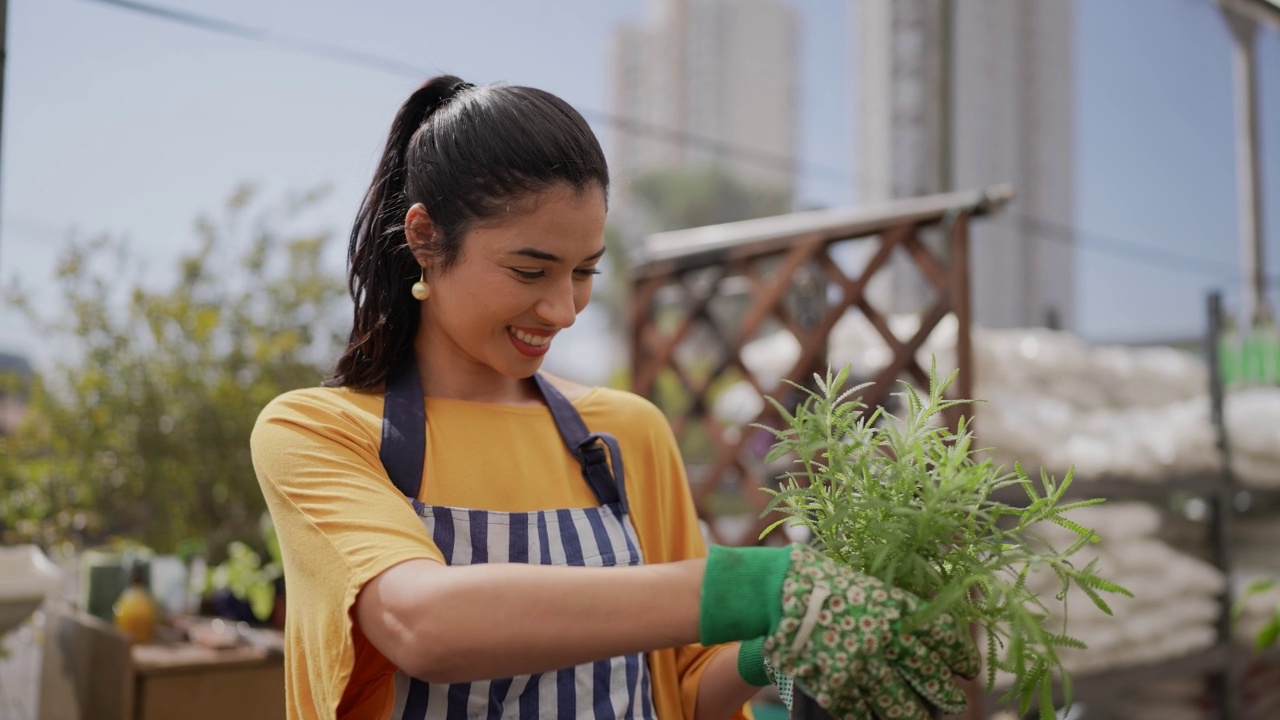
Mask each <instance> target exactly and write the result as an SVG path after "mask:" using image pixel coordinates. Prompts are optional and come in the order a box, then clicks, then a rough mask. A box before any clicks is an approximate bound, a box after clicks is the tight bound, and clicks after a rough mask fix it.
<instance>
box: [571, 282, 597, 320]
mask: <svg viewBox="0 0 1280 720" xmlns="http://www.w3.org/2000/svg"><path fill="white" fill-rule="evenodd" d="M592 284H593V281H592V280H584V281H582V282H580V283H578V284H576V285H574V288H573V307H574V309H575V310H577V311H578V312H582V309H583V308H585V307H586V306H587V303H589V302H591V287H592Z"/></svg>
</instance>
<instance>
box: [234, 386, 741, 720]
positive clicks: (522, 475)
mask: <svg viewBox="0 0 1280 720" xmlns="http://www.w3.org/2000/svg"><path fill="white" fill-rule="evenodd" d="M574 407H575V408H576V409H577V410H578V412H579V413H580V414H581V415H582V419H583V421H584V422H585V423H586V425H587V427H588V428H589V429H590V430H591V431H592V432H607V433H611V434H612V435H614V436H615V437H617V438H618V442H619V444H620V445H621V448H622V458H623V467H624V469H625V477H626V489H627V499H628V502H629V503H630V510H631V521H632V523H633V524H634V526H635V529H636V534H637V535H638V536H639V540H640V547H641V550H642V551H643V552H644V557H645V562H646V563H661V562H671V561H676V560H684V559H688V558H696V557H703V556H705V555H706V548H705V546H704V544H703V540H702V535H701V532H700V530H699V527H698V523H697V517H696V515H695V513H694V509H693V503H692V500H691V498H690V495H689V489H688V484H687V481H686V478H685V472H684V465H683V463H682V462H681V458H680V455H679V451H678V449H677V447H676V443H675V438H674V437H673V435H672V433H671V429H670V427H669V425H668V424H667V421H666V418H665V417H663V415H662V413H661V412H660V411H659V410H658V409H657V408H656V407H655V406H653V405H652V404H651V403H649V402H648V401H646V400H644V399H643V398H640V397H638V396H636V395H632V394H630V393H625V392H620V391H616V390H609V389H605V388H595V389H592V390H591V391H590V392H588V393H587V394H586V395H585V396H583V397H581V398H579V399H578V400H577V401H576V402H574ZM426 411H427V453H426V458H425V461H424V465H425V467H424V475H423V481H422V489H421V491H420V494H419V499H420V500H422V501H423V502H425V503H427V504H430V505H447V506H452V507H469V508H477V509H485V510H495V511H499V512H534V511H538V510H547V509H551V508H567V507H593V506H596V505H598V504H599V503H598V502H597V501H596V499H595V496H594V495H593V494H592V493H591V490H590V488H589V487H588V486H587V484H586V482H585V481H584V480H583V479H582V473H581V469H580V466H579V465H578V463H577V461H575V460H574V459H573V457H572V456H571V455H570V454H569V452H568V450H566V449H565V446H564V443H563V441H562V440H561V439H560V436H559V434H558V433H557V431H556V426H555V423H554V421H553V420H552V419H551V414H550V412H549V411H548V410H547V409H546V408H545V407H532V406H530V407H522V406H512V405H496V404H488V403H474V402H468V401H463V400H451V399H443V398H428V399H427V402H426ZM381 433H382V394H381V393H380V392H379V393H362V392H356V391H353V390H349V389H344V388H308V389H304V390H295V391H293V392H289V393H286V394H284V395H281V396H280V397H278V398H276V399H275V400H273V401H272V402H271V403H270V404H269V405H268V406H267V407H266V409H264V410H263V412H262V414H261V415H260V416H259V418H258V422H257V425H256V426H255V427H254V431H253V436H252V440H251V447H252V451H253V463H254V468H255V470H256V471H257V475H258V481H259V483H260V484H261V485H262V491H263V494H264V495H265V497H266V501H267V507H268V508H269V509H270V511H271V517H272V520H273V521H274V523H275V527H276V531H277V532H278V533H279V537H280V546H281V551H282V555H283V559H284V565H285V582H286V587H287V591H288V611H287V614H286V623H285V672H286V683H287V688H286V696H287V699H288V708H289V710H288V714H289V717H290V718H291V719H306V720H311V719H313V718H333V717H337V718H340V719H341V720H364V719H365V718H386V717H387V716H388V715H389V713H390V710H391V704H392V701H393V699H394V693H395V688H394V683H393V676H394V673H395V671H396V669H395V667H393V666H392V665H391V663H390V662H388V661H387V660H386V659H385V658H384V657H383V656H382V655H381V653H379V652H378V651H377V650H376V649H375V648H374V647H373V646H372V645H371V644H370V643H369V642H368V641H367V640H366V639H365V638H364V636H363V634H362V633H361V632H360V630H359V628H358V627H356V626H355V624H354V622H353V620H352V617H351V610H352V607H353V606H354V604H355V599H356V595H357V593H358V592H359V591H360V589H361V588H362V587H363V586H364V584H365V583H366V582H368V581H369V580H371V579H373V578H374V577H376V576H377V575H378V574H379V573H381V572H382V571H384V570H386V569H387V568H389V567H391V566H393V565H395V564H397V563H400V562H403V561H405V560H410V559H415V558H432V559H436V560H441V561H443V556H442V555H441V553H440V551H439V550H438V549H437V548H436V546H435V544H434V543H433V542H432V539H431V536H430V535H429V534H428V533H427V531H426V530H425V528H424V527H423V525H422V522H421V520H419V518H418V517H417V515H416V514H415V513H414V511H413V510H412V508H410V506H409V504H408V503H406V502H405V501H404V496H403V495H402V494H401V493H400V491H398V490H397V489H396V488H395V486H394V485H393V484H392V483H391V480H390V479H389V478H388V477H387V474H386V471H385V470H384V469H383V467H382V463H381V461H380V460H379V457H378V449H379V446H380V444H381V437H382V435H381ZM620 621H622V620H621V619H620ZM723 649H724V648H723V647H717V648H704V647H702V646H700V645H691V646H686V647H682V648H675V649H669V650H659V651H655V652H651V653H649V654H648V661H649V670H650V673H651V675H652V683H653V700H654V704H655V711H656V713H657V717H659V718H662V719H663V720H668V719H673V718H681V717H684V718H692V717H693V711H694V703H695V699H696V697H697V690H698V682H699V679H700V677H701V674H702V670H703V669H704V668H705V667H706V664H707V661H708V660H710V658H711V657H712V655H713V653H715V652H718V651H721V650H723ZM744 713H745V711H744ZM740 717H749V715H747V714H741V715H740Z"/></svg>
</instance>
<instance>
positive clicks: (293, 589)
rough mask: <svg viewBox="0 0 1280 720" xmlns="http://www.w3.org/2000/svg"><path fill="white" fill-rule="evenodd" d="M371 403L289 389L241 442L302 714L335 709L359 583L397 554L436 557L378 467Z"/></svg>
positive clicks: (345, 673) (349, 656)
mask: <svg viewBox="0 0 1280 720" xmlns="http://www.w3.org/2000/svg"><path fill="white" fill-rule="evenodd" d="M374 406H376V407H374ZM380 407H381V398H374V397H370V396H358V395H357V394H355V393H353V392H351V391H347V390H337V389H327V388H314V389H307V390H299V391H294V392H291V393H287V394H285V395H282V396H280V397H279V398H276V399H275V400H274V401H272V402H271V403H270V404H269V405H268V406H267V407H266V409H264V410H263V412H262V413H261V415H260V416H259V417H258V421H257V423H256V425H255V427H254V430H253V435H252V437H251V440H250V447H251V450H252V455H253V465H254V469H255V471H256V473H257V476H258V482H259V484H260V485H261V486H262V492H263V495H264V497H265V498H266V502H267V507H268V509H269V511H270V513H271V518H272V521H273V522H274V524H275V528H276V532H277V534H278V535H279V538H280V548H281V554H282V556H283V560H284V565H285V586H286V593H287V596H288V609H287V612H288V617H289V620H288V628H287V637H286V645H287V651H288V652H289V653H290V655H289V657H288V661H289V664H290V666H291V667H290V670H289V680H288V682H289V687H288V695H289V703H290V705H291V706H295V704H296V706H295V707H294V709H295V710H298V711H300V712H298V713H297V714H299V715H301V716H303V717H309V716H312V713H314V716H315V717H334V716H336V713H337V708H338V704H339V701H340V700H341V698H342V694H343V691H344V689H345V688H346V687H347V684H348V681H349V680H350V678H351V674H352V668H353V665H354V656H355V651H354V641H353V638H352V629H353V628H352V621H351V614H350V613H351V609H352V607H353V606H354V604H355V600H356V596H357V594H358V593H359V591H360V589H361V588H362V587H363V586H364V584H365V583H367V582H368V581H369V580H372V579H373V578H374V577H376V576H377V575H378V574H380V573H381V572H383V571H384V570H386V569H388V568H390V567H392V566H393V565H396V564H398V563H401V562H404V561H406V560H412V559H419V558H426V559H434V560H438V561H440V562H443V556H442V555H441V553H440V551H439V549H438V548H436V546H435V544H434V543H433V542H432V540H431V537H430V535H429V534H428V533H427V531H426V529H425V528H424V527H423V525H422V523H421V521H420V520H419V519H418V517H417V515H416V513H414V511H413V509H412V508H411V507H410V505H409V503H408V502H407V501H406V499H405V498H404V496H403V495H402V494H401V493H400V492H399V491H398V490H397V489H396V488H395V486H394V485H393V484H392V483H391V481H390V479H389V478H388V477H387V474H386V472H385V471H384V470H383V468H382V463H381V461H380V460H379V458H378V445H379V439H380V421H381V412H380ZM307 706H311V707H309V708H307Z"/></svg>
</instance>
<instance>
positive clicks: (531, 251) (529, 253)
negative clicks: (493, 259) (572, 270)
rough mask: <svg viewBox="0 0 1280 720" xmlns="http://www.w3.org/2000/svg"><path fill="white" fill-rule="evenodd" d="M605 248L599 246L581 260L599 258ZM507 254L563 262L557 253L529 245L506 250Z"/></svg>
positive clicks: (586, 260)
mask: <svg viewBox="0 0 1280 720" xmlns="http://www.w3.org/2000/svg"><path fill="white" fill-rule="evenodd" d="M606 249H607V248H600V250H599V251H597V252H595V253H592V254H591V255H588V256H587V257H585V258H583V260H582V261H583V262H590V261H592V260H599V259H600V256H602V255H604V251H605V250H606ZM507 254H508V255H523V256H524V257H528V258H533V259H534V260H545V261H547V262H553V263H562V262H564V258H562V257H560V256H559V255H552V254H551V253H549V252H546V251H543V250H539V249H537V248H531V247H526V248H520V249H519V250H512V251H511V252H508V253H507Z"/></svg>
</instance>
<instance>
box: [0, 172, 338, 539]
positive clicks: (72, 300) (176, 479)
mask: <svg viewBox="0 0 1280 720" xmlns="http://www.w3.org/2000/svg"><path fill="white" fill-rule="evenodd" d="M323 194H324V191H323V190H320V189H317V190H311V191H307V192H303V193H299V194H296V195H293V196H289V197H284V198H279V199H276V200H274V201H270V202H267V201H263V200H261V199H260V198H259V197H258V193H256V192H255V190H254V189H253V188H252V187H250V186H242V187H240V188H238V189H236V190H235V191H234V192H233V193H232V194H231V196H230V197H229V199H228V200H227V202H226V204H225V208H224V209H223V211H222V212H221V213H220V214H219V215H218V216H217V217H201V218H199V219H198V220H197V222H196V224H195V234H196V238H197V242H195V243H193V244H194V245H195V249H194V250H193V251H192V252H190V253H188V254H185V255H183V256H181V257H180V260H179V267H178V268H177V272H176V273H172V272H164V273H156V268H152V267H149V266H148V265H147V262H146V260H147V259H146V258H145V257H139V256H137V255H136V254H135V253H133V252H131V251H130V249H129V248H130V245H129V244H128V242H127V241H126V240H124V239H121V238H113V237H109V236H105V235H102V236H96V237H92V238H87V239H72V240H71V241H70V242H69V243H68V244H67V246H66V248H65V249H64V250H63V251H62V253H61V257H60V260H59V263H58V272H57V278H56V283H57V290H58V293H59V294H60V296H61V303H60V306H61V307H65V308H68V310H67V311H65V312H63V313H58V314H51V313H48V312H45V310H44V308H43V307H42V306H40V305H37V304H36V303H34V302H31V301H30V300H29V294H28V293H27V292H26V291H25V290H24V288H22V287H20V286H17V285H16V284H14V285H10V286H9V287H8V288H7V289H6V292H5V296H6V301H7V302H9V303H11V304H12V305H13V306H15V307H18V308H20V309H21V310H22V311H23V312H24V313H25V314H26V316H27V318H28V319H29V320H30V321H31V323H32V326H33V327H41V328H45V329H46V330H47V332H48V333H49V335H50V337H49V338H48V340H49V342H51V343H55V344H56V346H57V347H58V353H57V357H58V358H59V360H58V361H56V362H55V363H54V364H53V366H52V367H51V368H49V369H48V370H47V371H45V372H42V373H40V374H38V375H35V376H33V377H32V378H30V379H29V383H30V387H29V388H28V389H27V391H28V392H29V397H30V403H29V405H28V407H27V411H26V414H25V416H24V418H23V421H22V423H21V424H20V425H19V427H18V428H17V429H16V431H15V432H14V433H13V434H11V435H8V436H3V437H0V495H2V496H3V497H4V498H5V503H4V505H3V510H0V542H4V543H22V542H35V543H37V544H40V545H43V546H46V547H49V546H52V545H55V544H59V543H68V542H69V543H72V544H73V546H75V547H86V546H91V545H95V544H98V543H101V542H103V541H105V540H107V539H109V538H112V537H117V536H122V537H129V538H131V539H133V540H136V541H138V542H140V543H143V544H145V545H146V546H148V547H151V548H154V549H155V550H156V551H158V552H173V551H175V550H176V549H178V547H179V545H180V543H182V541H184V540H186V539H190V538H199V539H200V540H201V541H202V542H203V544H204V547H206V548H208V549H209V550H210V552H211V553H212V554H213V555H212V557H211V559H212V560H214V561H217V560H221V559H222V558H221V554H222V553H223V552H225V548H228V547H232V546H231V545H229V543H232V542H233V541H237V540H238V541H241V542H253V543H255V544H257V542H258V536H259V527H258V523H259V518H260V517H261V516H262V514H263V511H264V509H265V508H264V504H263V499H262V494H261V492H260V490H259V489H258V485H257V481H256V479H255V476H254V472H253V467H252V463H251V461H250V457H249V434H250V432H251V430H252V428H253V424H254V421H255V419H256V417H257V413H258V410H259V409H260V408H261V407H263V406H264V405H265V404H266V403H267V402H268V401H270V400H271V398H273V397H275V396H276V395H278V394H280V393H281V392H284V391H286V390H289V389H291V388H296V387H300V386H304V385H315V384H317V383H319V382H320V380H321V379H322V377H323V376H324V374H325V371H326V368H327V364H328V363H329V362H330V360H331V358H332V357H333V350H334V345H335V343H337V342H339V341H340V340H341V338H342V335H343V334H344V333H343V328H342V327H341V324H342V323H345V321H346V312H345V309H344V308H342V307H341V306H340V305H338V303H339V301H341V300H343V299H345V292H344V288H343V283H342V280H341V278H340V277H338V276H336V275H335V274H333V273H332V271H330V270H329V269H328V268H329V267H332V266H333V264H332V263H329V264H325V263H324V262H322V258H323V255H324V252H325V249H326V247H327V245H328V240H329V235H328V234H327V233H325V232H318V231H314V230H310V229H307V228H306V215H307V210H308V209H309V208H311V207H312V206H313V205H314V204H315V203H316V202H317V201H318V200H319V199H320V198H321V197H322V196H323ZM157 275H159V276H162V277H174V278H175V279H174V280H172V281H171V282H170V283H169V284H167V285H164V286H161V287H154V284H153V283H152V282H151V279H152V278H155V277H157ZM338 318H341V320H338Z"/></svg>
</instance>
